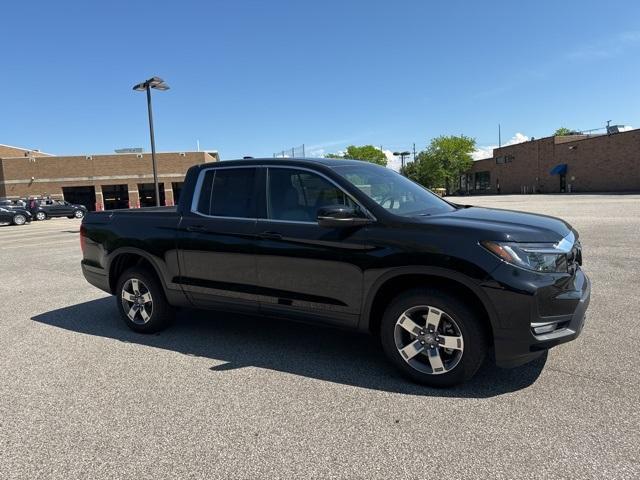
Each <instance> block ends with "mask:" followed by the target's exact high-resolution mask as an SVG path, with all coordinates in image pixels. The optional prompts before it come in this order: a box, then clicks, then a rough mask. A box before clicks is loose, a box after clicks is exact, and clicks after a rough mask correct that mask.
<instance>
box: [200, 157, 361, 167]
mask: <svg viewBox="0 0 640 480" xmlns="http://www.w3.org/2000/svg"><path fill="white" fill-rule="evenodd" d="M269 163H274V164H287V163H291V164H296V165H304V164H307V165H323V166H325V167H330V168H332V167H337V166H341V165H362V160H349V159H343V158H305V157H286V158H245V159H241V160H221V161H219V162H216V163H215V164H216V166H217V165H220V166H223V165H224V166H233V165H256V164H262V165H264V164H269ZM199 166H200V168H210V167H211V166H212V165H211V163H203V164H200V165H199Z"/></svg>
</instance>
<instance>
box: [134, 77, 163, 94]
mask: <svg viewBox="0 0 640 480" xmlns="http://www.w3.org/2000/svg"><path fill="white" fill-rule="evenodd" d="M147 88H153V89H155V90H169V85H167V84H166V83H165V81H164V80H162V79H161V78H160V77H151V78H150V79H149V80H147V81H145V82H142V83H138V84H137V85H134V86H133V89H134V90H135V91H137V92H144V91H145V90H146V89H147Z"/></svg>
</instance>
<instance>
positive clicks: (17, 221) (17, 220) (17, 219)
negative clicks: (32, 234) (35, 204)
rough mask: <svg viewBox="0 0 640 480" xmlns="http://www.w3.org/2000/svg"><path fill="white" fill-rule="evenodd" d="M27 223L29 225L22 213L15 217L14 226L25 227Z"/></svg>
mask: <svg viewBox="0 0 640 480" xmlns="http://www.w3.org/2000/svg"><path fill="white" fill-rule="evenodd" d="M25 223H27V217H25V216H24V215H22V214H21V213H17V214H16V215H14V216H13V224H14V225H24V224H25Z"/></svg>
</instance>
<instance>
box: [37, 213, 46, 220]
mask: <svg viewBox="0 0 640 480" xmlns="http://www.w3.org/2000/svg"><path fill="white" fill-rule="evenodd" d="M36 218H37V219H38V220H44V219H45V218H47V215H46V214H45V213H44V212H38V213H36Z"/></svg>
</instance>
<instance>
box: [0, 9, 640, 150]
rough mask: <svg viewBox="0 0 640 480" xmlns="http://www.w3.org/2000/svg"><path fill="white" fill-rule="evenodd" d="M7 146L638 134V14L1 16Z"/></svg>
mask: <svg viewBox="0 0 640 480" xmlns="http://www.w3.org/2000/svg"><path fill="white" fill-rule="evenodd" d="M0 16H1V17H2V19H3V21H2V22H1V24H2V27H3V28H2V41H1V42H0V58H1V59H2V69H1V71H0V72H1V73H0V99H1V101H0V105H1V108H0V143H5V144H12V145H20V146H28V147H32V148H40V149H42V150H44V151H48V152H52V153H57V154H75V153H78V154H81V153H90V152H91V153H106V152H111V151H113V149H115V148H119V147H130V146H143V147H145V149H148V148H149V146H148V145H149V138H148V129H147V123H146V122H147V119H146V107H145V99H144V95H143V94H138V93H135V92H133V91H132V90H131V86H132V85H133V84H134V83H136V82H138V81H142V80H144V79H145V78H148V77H149V76H152V75H159V76H161V77H162V78H164V79H165V80H166V81H167V82H168V83H169V84H170V86H171V90H169V91H168V92H160V93H157V94H156V95H155V96H154V113H155V122H156V142H157V146H158V149H159V150H162V151H169V150H180V151H182V150H195V148H196V141H197V140H199V141H200V145H201V148H202V149H217V150H219V151H220V154H221V156H222V157H223V158H226V159H228V158H236V157H241V156H243V155H254V156H271V154H272V153H273V152H275V151H280V150H282V149H284V148H290V147H292V146H297V145H300V144H303V143H304V144H306V146H307V152H312V153H322V152H323V151H324V152H335V151H338V150H340V149H342V148H344V147H345V146H346V145H348V144H365V143H372V144H375V145H383V148H385V149H392V150H393V149H401V148H402V149H404V148H407V149H408V148H410V147H411V144H412V143H413V142H415V143H416V144H417V147H418V149H420V148H422V147H424V146H425V145H426V144H427V143H428V141H429V140H430V139H431V138H432V137H434V136H437V135H441V134H460V133H464V134H466V135H469V136H472V137H475V138H476V139H477V141H478V144H479V145H480V146H483V147H490V146H491V145H494V144H496V143H497V124H498V123H501V125H502V138H503V142H506V141H508V140H509V139H510V138H512V137H514V136H515V135H516V134H518V133H519V134H521V135H524V136H535V137H540V136H545V135H549V134H551V133H552V132H553V130H555V128H557V127H558V126H567V127H570V128H575V129H589V128H596V127H599V126H602V125H604V124H605V122H606V120H609V119H611V120H612V121H613V123H614V124H618V123H619V124H630V125H633V126H635V127H640V3H638V2H631V1H630V2H624V1H617V2H614V3H606V2H602V1H597V2H595V1H594V2H590V1H579V2H577V1H576V2H546V1H537V2H534V3H528V4H524V3H517V2H508V1H496V2H489V1H486V2H472V1H468V2H461V1H447V2H435V1H433V2H430V1H418V0H415V1H402V0H395V1H374V0H369V1H355V0H354V1H348V0H342V1H333V0H322V1H319V0H317V1H313V2H312V1H303V0H299V1H279V0H270V1H266V0H265V1H258V0H253V1H249V0H234V1H231V0H229V1H225V2H222V1H200V2H196V1H185V0H182V1H180V2H168V1H167V2H165V1H155V2H132V1H128V2H124V1H108V2H105V1H100V2H97V1H90V0H85V1H77V2H70V1H58V2H50V1H47V2H44V1H27V0H25V1H22V2H5V3H3V5H2V7H0Z"/></svg>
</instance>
